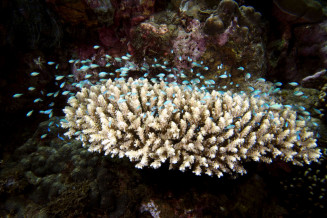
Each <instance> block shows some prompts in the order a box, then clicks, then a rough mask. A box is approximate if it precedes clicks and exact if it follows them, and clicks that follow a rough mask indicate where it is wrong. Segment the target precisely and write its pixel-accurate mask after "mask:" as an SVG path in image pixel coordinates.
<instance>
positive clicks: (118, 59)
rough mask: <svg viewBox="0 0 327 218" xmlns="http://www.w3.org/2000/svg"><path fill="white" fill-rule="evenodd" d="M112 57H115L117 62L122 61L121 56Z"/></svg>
mask: <svg viewBox="0 0 327 218" xmlns="http://www.w3.org/2000/svg"><path fill="white" fill-rule="evenodd" d="M114 59H115V61H117V62H121V61H122V60H121V58H118V57H115V58H114Z"/></svg>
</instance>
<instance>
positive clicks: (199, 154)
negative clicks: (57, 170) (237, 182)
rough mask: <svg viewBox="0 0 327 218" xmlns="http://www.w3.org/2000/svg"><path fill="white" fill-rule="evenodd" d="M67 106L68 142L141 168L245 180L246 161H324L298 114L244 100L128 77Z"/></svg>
mask: <svg viewBox="0 0 327 218" xmlns="http://www.w3.org/2000/svg"><path fill="white" fill-rule="evenodd" d="M68 104H69V105H70V106H67V107H66V108H65V109H64V112H65V114H66V119H65V120H64V121H63V122H62V127H64V128H68V131H67V132H66V133H65V135H66V136H68V137H76V138H77V139H79V140H81V141H82V142H83V146H84V147H87V148H88V150H89V151H97V152H104V153H105V155H111V156H115V155H118V156H119V157H128V158H129V159H130V160H131V161H136V162H138V163H137V164H136V167H137V168H143V167H145V166H150V167H152V168H158V167H160V166H161V164H162V163H164V162H168V163H169V164H170V168H171V169H172V168H177V169H179V170H181V171H184V170H186V169H187V168H189V169H191V170H192V171H193V173H195V174H196V175H200V174H201V173H206V174H208V175H217V176H218V177H221V176H222V175H223V174H224V173H229V174H234V173H239V174H244V173H246V170H245V169H244V167H243V165H242V164H243V162H245V161H250V160H254V161H262V162H267V163H270V162H271V161H272V160H273V159H275V158H277V157H278V158H281V159H283V160H285V161H290V162H292V163H293V164H296V165H302V163H306V164H309V163H310V162H311V161H317V160H318V158H319V157H320V150H319V149H318V148H316V147H317V145H316V140H315V139H314V138H313V133H312V132H310V131H308V130H307V128H305V125H306V123H305V121H303V120H297V118H296V112H294V111H292V110H290V109H288V108H285V109H283V108H282V106H281V105H280V104H275V103H274V102H268V103H267V102H265V101H264V100H262V99H260V98H256V97H254V96H247V95H246V94H236V93H234V94H232V93H230V92H225V93H220V92H217V91H212V92H211V93H209V92H205V91H201V90H200V89H197V88H196V87H190V86H181V85H177V84H166V83H164V82H163V81H162V82H161V83H154V84H151V83H150V82H148V80H146V79H143V80H133V79H132V78H130V79H129V80H128V81H127V82H126V81H124V80H123V79H119V80H116V81H111V80H108V81H107V82H106V83H103V84H101V85H96V86H91V87H90V88H83V89H82V90H81V91H80V92H78V93H77V94H76V96H75V97H71V98H70V99H69V100H68Z"/></svg>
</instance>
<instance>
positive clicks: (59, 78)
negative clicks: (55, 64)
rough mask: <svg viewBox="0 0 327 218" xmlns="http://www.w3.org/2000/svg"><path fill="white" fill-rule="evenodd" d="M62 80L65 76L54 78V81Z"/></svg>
mask: <svg viewBox="0 0 327 218" xmlns="http://www.w3.org/2000/svg"><path fill="white" fill-rule="evenodd" d="M63 78H65V76H56V80H58V81H59V80H62V79H63Z"/></svg>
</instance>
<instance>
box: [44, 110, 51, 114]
mask: <svg viewBox="0 0 327 218" xmlns="http://www.w3.org/2000/svg"><path fill="white" fill-rule="evenodd" d="M51 112H52V109H49V110H46V111H43V113H44V114H50V113H51Z"/></svg>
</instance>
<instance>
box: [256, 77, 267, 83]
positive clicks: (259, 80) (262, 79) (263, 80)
mask: <svg viewBox="0 0 327 218" xmlns="http://www.w3.org/2000/svg"><path fill="white" fill-rule="evenodd" d="M257 81H258V82H266V79H265V78H258V79H257Z"/></svg>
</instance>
